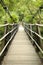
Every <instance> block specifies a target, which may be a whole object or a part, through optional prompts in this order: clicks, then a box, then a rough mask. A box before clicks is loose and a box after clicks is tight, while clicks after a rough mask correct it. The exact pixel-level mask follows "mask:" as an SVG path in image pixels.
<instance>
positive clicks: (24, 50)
mask: <svg viewBox="0 0 43 65" xmlns="http://www.w3.org/2000/svg"><path fill="white" fill-rule="evenodd" d="M2 65H43V64H42V63H41V60H40V59H39V56H38V55H37V53H36V52H35V49H34V47H33V46H32V43H31V42H30V40H29V39H28V36H27V35H26V33H25V31H24V28H23V27H22V26H21V25H20V26H19V30H18V33H17V34H16V36H15V37H14V39H13V41H12V43H11V46H10V47H9V50H8V52H7V55H6V56H5V57H4V60H3V61H2Z"/></svg>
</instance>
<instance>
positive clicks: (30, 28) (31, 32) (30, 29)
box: [30, 25, 33, 44]
mask: <svg viewBox="0 0 43 65" xmlns="http://www.w3.org/2000/svg"><path fill="white" fill-rule="evenodd" d="M30 30H32V25H30ZM30 34H31V36H32V38H33V33H32V31H31V33H30ZM31 41H32V40H31ZM32 44H33V41H32Z"/></svg>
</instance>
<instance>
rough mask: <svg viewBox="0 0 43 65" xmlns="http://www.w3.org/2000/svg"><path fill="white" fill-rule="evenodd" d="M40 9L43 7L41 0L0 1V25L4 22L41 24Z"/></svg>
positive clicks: (42, 16)
mask: <svg viewBox="0 0 43 65" xmlns="http://www.w3.org/2000/svg"><path fill="white" fill-rule="evenodd" d="M1 1H2V3H1ZM3 3H4V4H5V6H6V7H7V8H8V11H9V12H10V15H11V16H12V18H13V19H14V21H13V20H12V18H10V16H9V15H8V13H7V11H6V12H5V10H4V8H3V6H4V4H3ZM2 4H3V6H2ZM41 7H43V0H0V24H4V21H7V22H8V23H13V22H19V21H23V22H27V23H43V9H41Z"/></svg>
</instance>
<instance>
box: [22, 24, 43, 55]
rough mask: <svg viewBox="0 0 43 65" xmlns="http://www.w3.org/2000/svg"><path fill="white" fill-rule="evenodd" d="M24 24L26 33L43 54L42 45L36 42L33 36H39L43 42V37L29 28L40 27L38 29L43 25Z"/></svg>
mask: <svg viewBox="0 0 43 65" xmlns="http://www.w3.org/2000/svg"><path fill="white" fill-rule="evenodd" d="M23 24H24V28H25V31H26V33H27V34H28V35H29V37H30V38H31V39H32V41H34V42H35V45H36V46H37V47H38V49H39V50H40V52H41V53H42V54H43V49H42V48H41V47H40V45H39V44H38V43H37V42H36V40H35V39H34V38H33V36H32V34H33V33H34V34H35V35H37V36H38V37H39V38H40V39H42V40H43V37H42V36H41V35H40V34H38V33H36V32H35V31H33V30H32V28H29V27H28V26H31V27H32V26H38V27H43V24H26V23H23ZM29 31H30V32H31V34H30V33H29Z"/></svg>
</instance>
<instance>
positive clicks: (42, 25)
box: [23, 23, 43, 27]
mask: <svg viewBox="0 0 43 65" xmlns="http://www.w3.org/2000/svg"><path fill="white" fill-rule="evenodd" d="M23 24H25V23H23ZM26 25H32V26H35V25H36V26H39V27H43V24H37V23H36V24H27V23H26Z"/></svg>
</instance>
